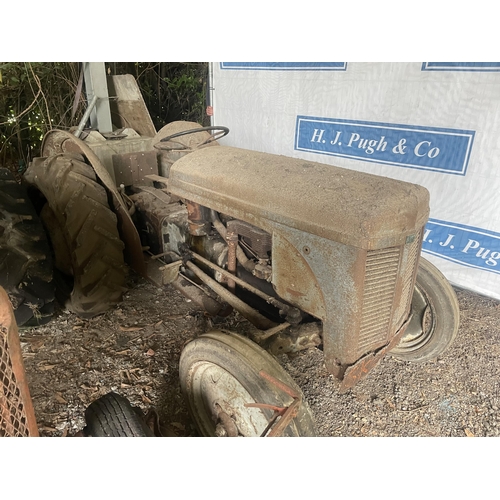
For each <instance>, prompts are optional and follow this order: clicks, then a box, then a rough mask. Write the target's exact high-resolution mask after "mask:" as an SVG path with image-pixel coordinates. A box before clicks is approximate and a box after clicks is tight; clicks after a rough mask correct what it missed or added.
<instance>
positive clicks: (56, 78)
mask: <svg viewBox="0 0 500 500" xmlns="http://www.w3.org/2000/svg"><path fill="white" fill-rule="evenodd" d="M105 64H106V69H107V73H108V74H126V73H130V74H132V75H134V76H135V78H136V80H137V82H138V84H139V87H140V89H141V92H142V94H143V97H144V101H145V103H146V106H147V107H148V109H149V112H150V114H151V118H152V120H153V123H154V124H155V127H156V128H157V129H160V128H161V127H162V126H163V125H165V124H166V123H169V122H171V121H175V120H189V121H196V122H199V123H201V124H203V125H208V123H207V120H208V118H207V117H206V116H205V106H206V104H205V96H206V77H207V70H208V63H194V62H193V63H171V62H169V63H165V62H156V63H105ZM80 71H81V63H75V62H73V63H71V62H58V63H56V62H53V63H51V62H49V63H29V62H4V63H1V62H0V165H3V166H7V167H9V168H11V169H12V170H19V171H22V170H24V168H25V167H26V166H27V164H28V163H29V161H31V159H32V158H33V157H34V156H37V155H39V154H40V146H41V141H42V139H43V136H44V135H45V133H46V132H48V131H49V130H51V129H53V128H56V129H63V130H69V128H70V127H72V126H75V125H77V124H78V123H79V121H80V120H81V118H82V116H83V113H84V112H85V109H86V105H87V103H86V99H85V96H84V93H82V95H81V97H80V99H79V102H78V103H77V108H76V113H75V115H74V116H72V109H73V101H74V99H75V95H76V89H77V85H78V79H79V76H80Z"/></svg>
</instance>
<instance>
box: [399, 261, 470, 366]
mask: <svg viewBox="0 0 500 500" xmlns="http://www.w3.org/2000/svg"><path fill="white" fill-rule="evenodd" d="M411 306H412V312H413V317H412V319H411V320H410V324H409V325H408V328H407V329H406V332H405V334H404V336H403V338H402V339H401V342H400V343H399V344H398V345H397V346H396V347H395V348H394V349H393V350H392V351H391V354H392V355H393V356H394V357H396V358H398V359H401V360H403V361H413V362H423V361H429V360H431V359H434V358H436V357H438V356H440V355H441V354H442V353H443V352H444V351H445V350H446V349H447V348H448V347H449V346H450V345H451V344H452V342H453V341H454V339H455V337H456V336H457V332H458V326H459V321H460V311H459V307H458V300H457V296H456V294H455V292H454V290H453V288H452V287H451V286H450V284H449V283H448V280H447V279H446V278H445V277H444V276H443V274H442V273H441V272H440V271H439V270H438V269H437V267H436V266H434V265H433V264H431V263H430V262H429V261H428V260H425V259H424V258H422V257H421V258H420V265H419V268H418V272H417V280H416V283H415V289H414V292H413V298H412V303H411Z"/></svg>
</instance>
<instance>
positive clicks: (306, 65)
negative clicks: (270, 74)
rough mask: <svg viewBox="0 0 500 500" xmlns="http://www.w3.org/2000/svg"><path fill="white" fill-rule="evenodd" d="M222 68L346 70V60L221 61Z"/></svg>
mask: <svg viewBox="0 0 500 500" xmlns="http://www.w3.org/2000/svg"><path fill="white" fill-rule="evenodd" d="M220 68H221V69H253V70H285V71H286V70H295V71H296V70H301V71H345V70H346V69H347V63H346V62H221V63H220Z"/></svg>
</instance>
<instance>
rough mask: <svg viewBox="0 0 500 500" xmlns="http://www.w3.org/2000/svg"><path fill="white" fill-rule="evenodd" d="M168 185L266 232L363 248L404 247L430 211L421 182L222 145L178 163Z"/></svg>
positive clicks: (194, 153)
mask: <svg viewBox="0 0 500 500" xmlns="http://www.w3.org/2000/svg"><path fill="white" fill-rule="evenodd" d="M169 190H170V191H171V192H172V193H173V194H175V195H177V196H179V197H181V198H184V199H187V200H192V201H194V202H196V203H199V204H201V205H204V206H207V207H209V208H211V209H214V210H217V211H218V212H221V213H224V214H226V215H230V216H233V217H236V218H239V219H242V220H245V221H247V222H249V223H251V224H254V225H256V226H259V227H262V228H263V229H266V230H268V231H269V232H272V231H273V229H274V228H275V227H277V225H281V226H288V227H290V228H293V229H296V230H301V231H306V232H308V233H311V234H314V235H317V236H320V237H323V238H326V239H330V240H334V241H338V242H341V243H344V244H346V245H353V246H356V247H358V248H363V249H367V250H373V249H377V248H385V247H388V246H396V245H400V244H404V243H405V240H406V238H407V237H408V236H411V235H413V234H415V229H417V228H421V227H422V226H423V225H424V224H425V222H426V221H427V218H428V216H429V192H428V191H427V189H425V188H424V187H422V186H418V185H416V184H410V183H408V182H403V181H398V180H394V179H389V178H387V177H381V176H376V175H372V174H366V173H363V172H356V171H353V170H348V169H344V168H340V167H335V166H332V165H325V164H322V163H316V162H312V161H306V160H301V159H297V158H289V157H286V156H281V155H273V154H268V153H260V152H256V151H250V150H245V149H238V148H233V147H224V146H221V147H216V148H207V149H202V150H199V151H195V152H193V153H191V154H189V155H187V156H185V157H183V158H181V159H180V160H178V161H176V162H175V163H174V165H173V166H172V169H171V171H170V179H169Z"/></svg>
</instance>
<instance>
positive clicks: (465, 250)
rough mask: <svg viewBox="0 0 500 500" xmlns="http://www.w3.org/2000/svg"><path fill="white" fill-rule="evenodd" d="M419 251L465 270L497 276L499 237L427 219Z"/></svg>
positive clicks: (494, 234) (482, 231) (499, 260)
mask: <svg viewBox="0 0 500 500" xmlns="http://www.w3.org/2000/svg"><path fill="white" fill-rule="evenodd" d="M422 251H424V252H426V253H430V254H433V255H437V256H438V257H441V258H443V259H446V260H450V261H452V262H457V263H458V264H462V265H464V266H467V267H474V268H476V269H483V270H485V271H490V272H492V273H497V274H500V233H495V232H493V231H488V230H486V229H480V228H477V227H471V226H464V225H462V224H456V223H453V222H446V221H441V220H437V219H429V221H428V222H427V225H426V226H425V232H424V239H423V243H422Z"/></svg>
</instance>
